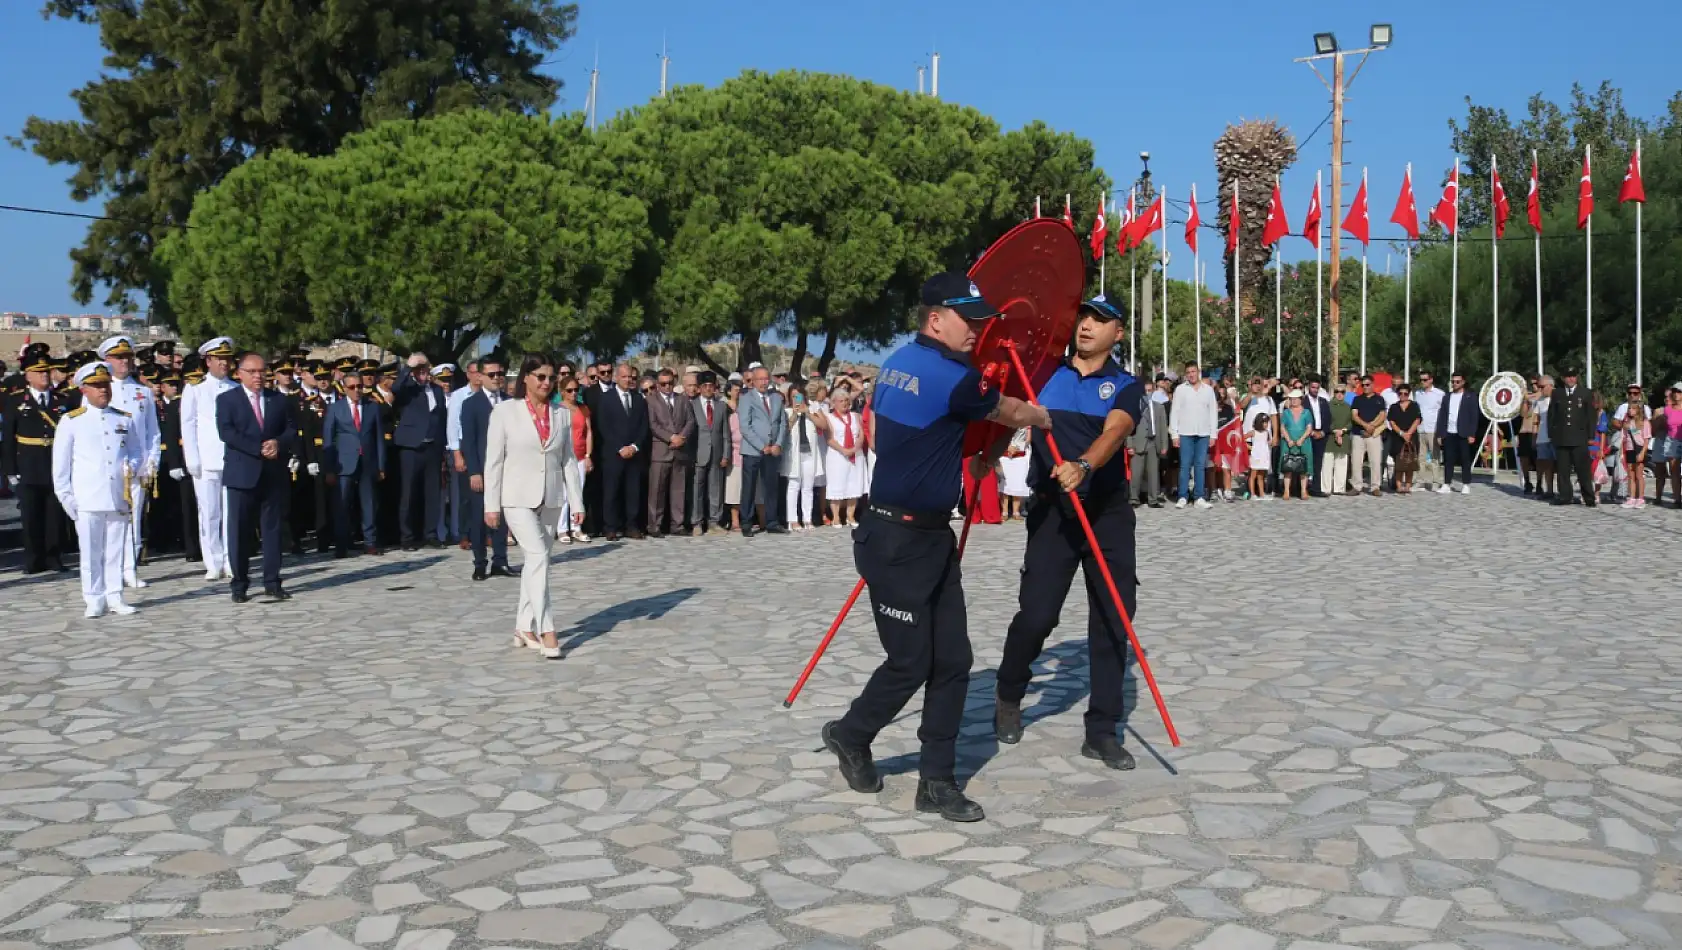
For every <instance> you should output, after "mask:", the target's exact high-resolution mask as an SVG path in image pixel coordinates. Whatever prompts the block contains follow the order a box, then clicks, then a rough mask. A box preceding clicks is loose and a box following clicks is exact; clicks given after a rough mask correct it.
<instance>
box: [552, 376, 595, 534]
mask: <svg viewBox="0 0 1682 950" xmlns="http://www.w3.org/2000/svg"><path fill="white" fill-rule="evenodd" d="M560 386H561V405H563V406H565V407H566V408H567V409H568V410H570V411H571V412H572V455H573V458H575V459H577V460H578V471H579V473H580V477H582V476H584V475H587V474H588V473H589V471H590V469H591V468H592V467H594V465H595V463H594V462H592V461H590V460H591V459H592V458H594V457H595V449H596V433H595V426H594V425H592V424H591V422H590V410H589V409H588V408H587V407H586V406H585V405H584V404H583V403H582V402H581V401H580V395H581V394H582V393H583V392H584V384H582V383H580V382H579V381H578V380H577V379H576V378H575V377H572V376H562V377H561V382H560ZM578 495H579V497H578V499H577V501H578V502H579V503H581V504H582V503H583V501H584V493H583V492H582V491H580V492H579V493H578ZM572 503H573V500H572V499H568V500H566V501H564V502H562V504H561V528H562V529H564V531H565V534H564V535H563V534H561V533H559V532H560V529H557V535H556V537H557V538H560V539H562V540H564V541H566V542H568V543H570V542H573V541H588V540H589V536H588V535H586V534H585V533H584V527H583V524H582V521H583V520H584V519H581V518H578V517H575V515H579V514H582V515H584V516H585V518H588V517H589V512H588V511H584V510H582V509H579V510H577V511H574V510H573V507H572Z"/></svg>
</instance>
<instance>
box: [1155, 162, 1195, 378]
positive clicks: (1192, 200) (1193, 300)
mask: <svg viewBox="0 0 1682 950" xmlns="http://www.w3.org/2000/svg"><path fill="white" fill-rule="evenodd" d="M1191 206H1192V209H1193V210H1194V211H1195V210H1196V208H1197V185H1195V184H1193V185H1192V186H1191ZM1164 230H1165V231H1166V229H1164ZM1201 261H1202V254H1201V252H1200V251H1199V250H1198V248H1197V245H1195V244H1194V245H1192V248H1191V282H1192V288H1191V300H1192V305H1191V312H1192V329H1193V331H1195V332H1196V333H1197V368H1198V371H1199V372H1201V371H1202V369H1203V282H1202V277H1201V275H1202V273H1203V270H1202V267H1203V265H1202V263H1201Z"/></svg>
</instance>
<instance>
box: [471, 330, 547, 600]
mask: <svg viewBox="0 0 1682 950" xmlns="http://www.w3.org/2000/svg"><path fill="white" fill-rule="evenodd" d="M479 369H480V372H481V373H483V374H484V378H485V379H487V380H489V383H488V384H487V385H484V386H481V387H479V389H477V390H476V391H474V392H473V394H472V395H470V396H468V397H467V398H465V399H464V400H462V403H461V408H460V410H459V412H460V413H461V442H460V446H459V448H457V450H456V451H458V452H460V453H461V458H462V464H463V468H462V471H461V474H462V475H463V476H464V477H465V478H466V479H467V488H466V490H465V491H463V492H462V495H461V506H462V518H463V520H464V521H465V523H466V524H467V538H468V541H470V542H471V547H472V548H473V579H474V580H476V581H482V580H484V579H485V578H487V577H490V576H491V575H493V574H495V575H498V576H502V577H511V576H513V573H514V572H513V571H510V570H509V569H508V525H507V524H506V523H502V524H498V525H497V526H496V527H495V528H487V527H485V448H486V445H487V443H488V442H489V440H490V431H491V410H493V409H495V408H496V404H497V403H499V402H501V401H502V379H503V373H504V370H503V362H502V360H501V359H499V358H497V357H491V358H489V359H486V360H483V361H482V362H481V364H480V367H479ZM568 527H570V526H568ZM487 534H488V535H489V540H490V549H491V551H490V559H489V560H490V566H489V569H488V570H487V568H486V564H485V561H486V557H485V547H486V535H487Z"/></svg>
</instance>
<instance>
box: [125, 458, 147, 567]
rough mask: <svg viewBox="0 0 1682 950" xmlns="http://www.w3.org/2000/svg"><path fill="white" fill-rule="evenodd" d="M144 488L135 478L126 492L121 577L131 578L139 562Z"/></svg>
mask: <svg viewBox="0 0 1682 950" xmlns="http://www.w3.org/2000/svg"><path fill="white" fill-rule="evenodd" d="M146 495H147V492H146V486H145V485H143V484H141V482H140V479H139V478H138V477H137V478H136V479H135V480H134V484H133V485H131V486H129V490H128V510H129V516H128V519H127V521H128V532H127V533H126V534H125V535H124V540H125V541H126V542H127V543H126V544H124V545H123V577H124V578H133V577H135V576H136V574H135V569H134V568H135V564H136V563H137V562H138V560H139V556H140V547H141V545H142V544H144V543H145V539H144V538H143V537H142V536H141V531H142V530H143V528H142V526H143V525H144V524H145V523H146Z"/></svg>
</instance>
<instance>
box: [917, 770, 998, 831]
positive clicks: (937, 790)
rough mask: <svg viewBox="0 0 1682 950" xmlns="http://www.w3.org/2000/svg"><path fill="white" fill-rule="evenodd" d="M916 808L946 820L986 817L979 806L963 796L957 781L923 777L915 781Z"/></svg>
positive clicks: (973, 819) (978, 819)
mask: <svg viewBox="0 0 1682 950" xmlns="http://www.w3.org/2000/svg"><path fill="white" fill-rule="evenodd" d="M917 810H918V811H920V812H927V813H929V814H938V815H939V816H940V817H942V818H944V819H946V820H947V821H965V822H968V821H980V820H981V819H983V818H986V817H987V813H986V812H984V811H982V810H981V806H980V805H977V804H976V803H975V802H972V801H970V800H969V799H968V798H965V797H964V791H963V789H961V788H959V787H958V783H957V782H951V781H947V780H945V779H934V778H925V779H920V780H918V782H917Z"/></svg>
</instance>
